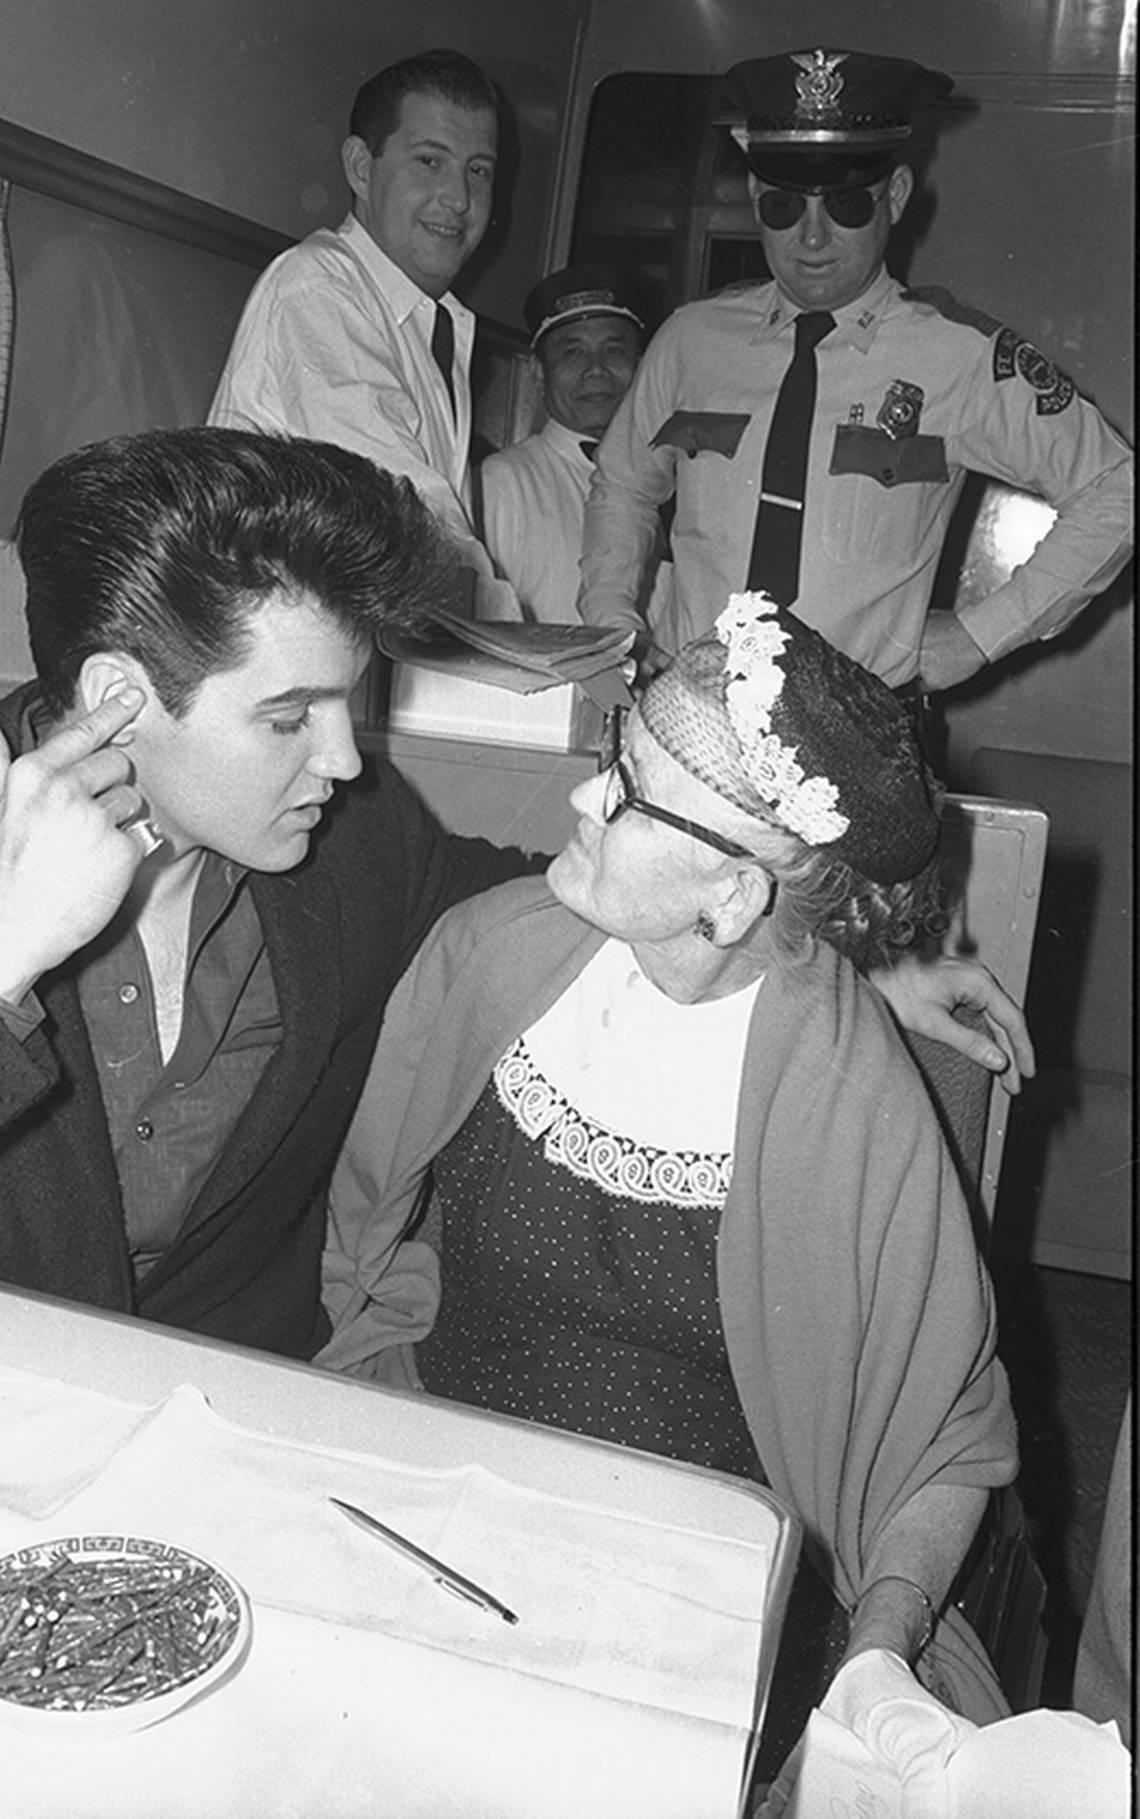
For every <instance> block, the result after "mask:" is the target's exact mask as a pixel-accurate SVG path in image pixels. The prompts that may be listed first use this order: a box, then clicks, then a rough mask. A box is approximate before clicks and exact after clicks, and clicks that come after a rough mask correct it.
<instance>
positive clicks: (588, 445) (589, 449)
mask: <svg viewBox="0 0 1140 1819" xmlns="http://www.w3.org/2000/svg"><path fill="white" fill-rule="evenodd" d="M578 446H579V447H580V448H581V450H582V453H583V454H584V455H585V457H586V459H587V461H592V460H593V459H594V457H595V455H596V454H597V452H598V444H597V443H596V442H588V441H587V442H581V443H579V445H578Z"/></svg>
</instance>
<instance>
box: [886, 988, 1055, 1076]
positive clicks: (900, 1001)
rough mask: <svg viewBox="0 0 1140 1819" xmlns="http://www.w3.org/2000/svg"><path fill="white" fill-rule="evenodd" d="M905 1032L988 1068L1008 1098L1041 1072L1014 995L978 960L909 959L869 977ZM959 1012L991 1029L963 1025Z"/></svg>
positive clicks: (1026, 1025) (1027, 1027)
mask: <svg viewBox="0 0 1140 1819" xmlns="http://www.w3.org/2000/svg"><path fill="white" fill-rule="evenodd" d="M869 978H870V981H871V984H872V985H874V986H875V987H876V989H877V990H878V991H880V992H881V993H882V995H883V997H884V998H885V999H886V1001H887V1003H888V1004H889V1005H890V1007H891V1010H892V1011H893V1012H894V1014H895V1016H896V1017H897V1019H898V1021H899V1022H900V1023H901V1024H902V1027H903V1028H904V1029H905V1030H909V1031H910V1032H911V1033H912V1034H913V1035H916V1036H932V1037H933V1038H934V1039H935V1041H937V1042H944V1043H946V1045H947V1046H948V1047H949V1048H954V1049H957V1050H958V1051H959V1052H960V1053H961V1054H963V1055H966V1056H968V1057H969V1059H970V1060H971V1061H976V1062H978V1063H979V1065H980V1066H982V1067H988V1068H989V1070H990V1072H991V1073H992V1074H997V1076H998V1078H999V1079H1000V1081H1001V1083H1002V1085H1003V1087H1004V1088H1005V1090H1006V1092H1007V1093H1019V1092H1020V1091H1021V1083H1022V1081H1023V1080H1031V1079H1032V1078H1033V1075H1034V1074H1035V1072H1036V1071H1037V1063H1036V1059H1035V1056H1034V1053H1033V1043H1032V1041H1031V1040H1030V1036H1029V1026H1028V1024H1027V1023H1026V1021H1025V1018H1024V1016H1023V1015H1022V1012H1021V1010H1020V1008H1019V1007H1018V1006H1017V1005H1016V1004H1015V1003H1014V1001H1013V999H1012V998H1011V997H1010V995H1009V993H1008V992H1006V991H1003V990H1002V988H1001V986H1000V985H999V984H998V982H997V980H996V979H995V978H994V976H993V974H992V973H991V972H990V970H989V968H988V967H985V966H982V964H981V963H980V961H977V960H954V959H950V958H948V957H947V956H945V955H944V956H942V957H941V958H939V959H937V960H919V959H917V958H916V957H914V956H911V955H907V956H905V957H904V958H903V959H901V960H899V961H898V962H897V963H896V964H895V965H894V966H890V967H880V968H877V969H876V970H875V971H874V972H872V973H871V974H869ZM956 1010H966V1011H974V1012H977V1013H979V1014H980V1015H981V1016H982V1017H984V1019H985V1022H986V1026H987V1027H986V1029H972V1028H971V1027H970V1026H969V1024H966V1023H959V1022H958V1020H957V1019H956V1017H955V1016H954V1012H955V1011H956Z"/></svg>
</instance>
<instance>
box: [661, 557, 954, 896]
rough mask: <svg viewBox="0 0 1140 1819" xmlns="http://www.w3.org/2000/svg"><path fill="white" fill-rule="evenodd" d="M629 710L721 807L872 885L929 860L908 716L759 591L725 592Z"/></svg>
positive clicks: (921, 767)
mask: <svg viewBox="0 0 1140 1819" xmlns="http://www.w3.org/2000/svg"><path fill="white" fill-rule="evenodd" d="M639 711H640V714H641V719H642V721H643V723H644V725H645V727H646V728H647V730H648V731H649V732H650V733H651V734H652V735H653V737H654V739H656V741H657V743H658V744H659V745H661V746H663V747H664V749H665V750H666V751H667V752H668V753H669V754H670V756H671V757H672V758H675V759H676V761H677V763H678V764H680V765H683V766H684V768H685V769H686V770H687V771H689V772H690V773H691V774H692V775H693V776H694V777H698V778H699V779H700V781H701V782H702V783H704V784H707V785H708V787H709V788H710V789H713V790H715V791H716V793H717V794H718V795H719V796H723V797H724V799H725V800H726V801H727V802H732V803H735V805H736V807H737V808H740V809H743V810H744V812H745V813H746V814H753V815H754V814H756V813H757V810H758V808H759V807H760V805H761V804H762V805H763V806H764V808H766V809H767V810H768V811H769V812H770V814H771V815H774V816H775V818H776V820H777V821H778V822H780V824H781V825H782V826H783V827H786V828H787V829H788V830H789V831H790V832H791V833H793V834H797V835H798V836H799V838H800V839H801V840H803V841H804V842H805V843H806V844H807V845H808V846H811V847H817V848H819V849H820V850H821V851H822V852H825V853H828V854H833V855H834V857H835V858H836V859H840V860H842V861H844V863H845V864H847V865H849V866H851V867H852V869H853V870H855V871H857V872H861V873H862V875H863V876H864V877H865V878H869V879H871V880H872V881H873V882H874V883H877V884H896V883H899V882H901V881H902V880H904V879H908V878H913V877H915V876H916V875H917V873H919V872H920V871H921V870H922V869H923V867H924V866H925V865H926V864H927V863H928V862H929V860H930V859H931V857H932V856H933V854H934V850H935V847H936V846H937V844H938V815H937V812H936V810H935V808H934V806H933V801H932V793H933V792H932V787H931V778H930V774H929V771H928V770H927V767H926V764H925V762H924V760H923V757H922V753H921V751H920V750H919V746H918V742H917V739H916V737H915V734H914V730H913V728H912V725H911V720H910V716H909V715H908V713H907V711H906V709H905V708H904V707H903V706H902V704H901V703H900V702H899V701H898V700H897V699H896V698H895V696H894V695H893V694H892V693H891V690H890V689H889V688H888V687H887V686H886V684H885V683H884V682H881V681H880V680H879V678H878V677H877V676H873V675H872V674H871V672H870V671H869V670H865V669H864V668H863V667H862V665H861V664H858V663H856V662H855V661H854V659H853V658H851V657H848V656H846V655H845V654H844V652H843V651H840V650H837V649H836V648H835V646H834V645H832V644H829V643H828V641H827V639H826V638H823V637H821V636H820V634H819V633H818V632H817V631H814V630H813V629H812V627H811V626H809V625H805V624H804V622H803V620H801V619H797V618H796V617H795V615H794V614H792V613H790V612H788V610H787V609H786V608H784V607H779V606H777V605H776V603H775V602H774V601H772V600H770V599H769V598H768V596H767V595H766V594H761V593H753V594H733V595H732V596H731V597H730V599H729V602H728V605H727V606H726V607H725V609H724V611H723V612H722V613H721V614H720V616H719V618H718V619H717V621H716V625H715V627H714V629H713V631H712V632H711V633H709V634H707V635H706V636H705V637H703V638H700V639H698V640H697V641H696V642H695V643H693V644H689V645H687V646H686V647H685V649H684V650H683V651H682V652H681V653H680V655H679V656H678V657H676V658H675V659H674V661H673V663H672V664H670V666H669V668H668V669H667V670H665V671H663V673H662V674H661V675H659V676H658V677H656V678H655V680H654V681H653V682H652V683H651V684H650V686H649V688H648V689H647V690H646V692H645V694H644V695H643V696H642V698H641V701H640V703H639ZM764 818H765V819H767V817H764Z"/></svg>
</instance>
